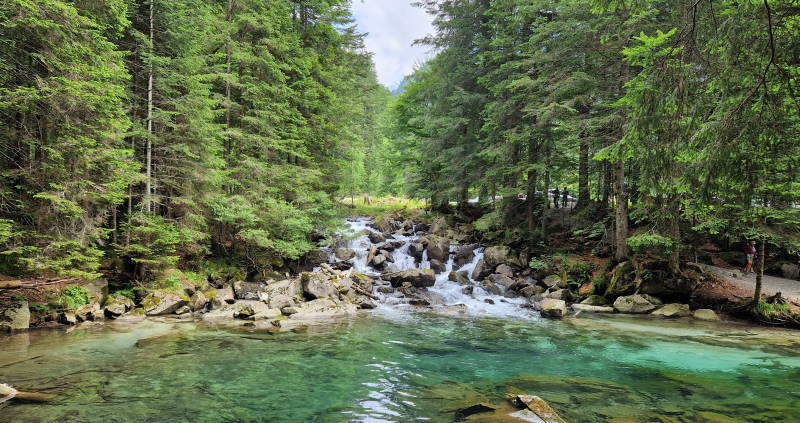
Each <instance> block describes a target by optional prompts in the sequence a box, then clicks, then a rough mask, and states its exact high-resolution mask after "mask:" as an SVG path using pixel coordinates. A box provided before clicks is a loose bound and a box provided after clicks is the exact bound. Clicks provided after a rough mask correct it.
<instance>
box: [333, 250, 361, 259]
mask: <svg viewBox="0 0 800 423" xmlns="http://www.w3.org/2000/svg"><path fill="white" fill-rule="evenodd" d="M334 254H335V255H336V258H337V259H339V260H350V259H351V258H353V257H355V256H356V252H355V251H353V250H352V249H350V248H337V249H336V252H335V253H334Z"/></svg>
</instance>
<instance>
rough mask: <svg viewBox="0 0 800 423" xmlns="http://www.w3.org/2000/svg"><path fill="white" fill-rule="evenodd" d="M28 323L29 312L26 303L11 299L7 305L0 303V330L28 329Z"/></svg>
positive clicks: (29, 318)
mask: <svg viewBox="0 0 800 423" xmlns="http://www.w3.org/2000/svg"><path fill="white" fill-rule="evenodd" d="M4 301H5V299H4ZM30 322H31V312H30V310H29V309H28V302H27V301H23V300H19V301H17V300H13V299H12V300H8V303H0V330H2V329H7V330H17V329H28V328H29V327H30Z"/></svg>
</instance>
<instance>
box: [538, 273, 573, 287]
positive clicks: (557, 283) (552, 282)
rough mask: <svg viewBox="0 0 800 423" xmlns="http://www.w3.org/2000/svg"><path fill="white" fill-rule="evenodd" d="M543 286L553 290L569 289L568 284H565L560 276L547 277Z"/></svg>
mask: <svg viewBox="0 0 800 423" xmlns="http://www.w3.org/2000/svg"><path fill="white" fill-rule="evenodd" d="M542 284H544V286H546V287H547V288H551V289H553V288H555V289H564V288H566V287H567V283H566V282H564V280H563V279H561V276H558V275H550V276H547V277H545V278H544V280H542Z"/></svg>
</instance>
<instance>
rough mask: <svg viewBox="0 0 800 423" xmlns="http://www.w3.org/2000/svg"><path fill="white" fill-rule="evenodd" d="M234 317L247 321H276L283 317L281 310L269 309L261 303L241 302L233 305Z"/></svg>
mask: <svg viewBox="0 0 800 423" xmlns="http://www.w3.org/2000/svg"><path fill="white" fill-rule="evenodd" d="M233 310H234V314H233V315H234V317H236V318H238V319H246V320H263V319H274V318H276V317H279V316H281V311H280V310H279V309H273V308H269V306H268V305H266V304H264V303H263V302H261V301H253V300H241V301H237V302H235V303H233Z"/></svg>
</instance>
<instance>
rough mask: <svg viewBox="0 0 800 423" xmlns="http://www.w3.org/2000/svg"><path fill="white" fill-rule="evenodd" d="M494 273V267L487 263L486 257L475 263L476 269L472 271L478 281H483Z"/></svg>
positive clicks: (473, 276)
mask: <svg viewBox="0 0 800 423" xmlns="http://www.w3.org/2000/svg"><path fill="white" fill-rule="evenodd" d="M492 273H494V268H491V267H489V266H488V265H487V264H486V259H480V260H478V263H477V264H476V265H475V269H474V270H473V271H472V279H473V280H476V281H482V280H484V279H486V277H487V276H489V275H491V274H492Z"/></svg>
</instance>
